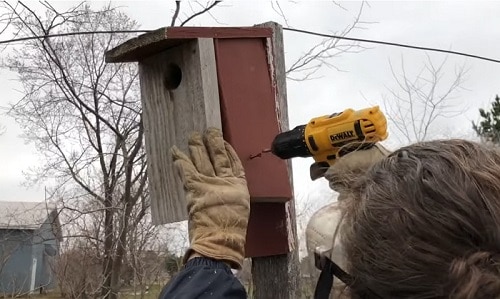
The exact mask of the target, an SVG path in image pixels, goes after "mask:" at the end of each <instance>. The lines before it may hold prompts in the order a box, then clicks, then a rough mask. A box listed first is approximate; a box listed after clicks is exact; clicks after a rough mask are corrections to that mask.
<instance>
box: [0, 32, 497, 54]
mask: <svg viewBox="0 0 500 299" xmlns="http://www.w3.org/2000/svg"><path fill="white" fill-rule="evenodd" d="M283 30H286V31H292V32H297V33H302V34H309V35H315V36H321V37H328V38H336V39H342V40H349V41H356V42H362V43H371V44H379V45H385V46H394V47H401V48H408V49H415V50H422V51H433V52H440V53H447V54H453V55H459V56H465V57H470V58H475V59H480V60H485V61H489V62H494V63H500V60H499V59H494V58H489V57H485V56H480V55H474V54H469V53H464V52H458V51H451V50H445V49H438V48H430V47H421V46H413V45H409V44H402V43H394V42H386V41H380V40H373V39H363V38H355V37H346V36H339V35H333V34H325V33H320V32H314V31H308V30H302V29H294V28H288V27H283ZM152 31H154V30H116V31H115V30H106V31H80V32H65V33H55V34H48V35H37V36H28V37H20V38H14V39H8V40H0V45H2V44H9V43H15V42H22V41H28V40H33V39H45V38H49V37H61V36H75V35H90V34H113V33H148V32H152Z"/></svg>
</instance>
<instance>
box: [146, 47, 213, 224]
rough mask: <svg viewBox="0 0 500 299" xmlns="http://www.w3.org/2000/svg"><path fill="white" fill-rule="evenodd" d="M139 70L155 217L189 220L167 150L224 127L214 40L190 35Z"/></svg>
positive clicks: (158, 221)
mask: <svg viewBox="0 0 500 299" xmlns="http://www.w3.org/2000/svg"><path fill="white" fill-rule="evenodd" d="M139 71H140V74H139V75H140V81H141V100H142V104H143V114H144V117H143V119H144V131H145V143H146V153H147V156H148V178H149V188H150V189H149V190H150V195H151V211H152V218H153V222H154V223H155V224H164V223H171V222H176V221H182V220H186V219H187V210H186V204H185V200H184V199H185V195H184V190H183V188H182V184H181V182H180V180H179V179H178V177H177V175H176V174H175V173H174V168H173V163H172V159H171V157H170V154H169V150H170V148H171V147H172V146H173V145H177V146H178V147H179V148H181V149H182V150H185V151H187V141H188V140H187V139H188V137H189V135H190V133H191V132H192V131H204V130H205V129H206V128H207V127H217V128H221V117H220V108H219V107H220V104H219V92H218V87H217V72H216V65H215V54H214V46H213V40H212V39H209V38H201V39H192V40H189V41H188V42H187V43H186V44H184V45H183V46H181V47H174V48H171V49H168V50H166V51H163V52H161V53H159V54H156V55H153V56H150V57H148V58H146V59H142V60H140V62H139ZM179 72H180V73H179ZM177 83H178V86H177V87H176V85H177Z"/></svg>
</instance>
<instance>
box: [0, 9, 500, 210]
mask: <svg viewBox="0 0 500 299" xmlns="http://www.w3.org/2000/svg"><path fill="white" fill-rule="evenodd" d="M28 2H30V1H28ZM49 2H51V3H54V6H55V7H60V8H64V7H68V6H71V5H72V4H73V3H75V2H72V1H64V2H62V1H49ZM112 3H113V4H116V5H120V6H122V7H123V9H124V10H125V11H126V12H127V13H128V14H129V15H130V16H131V17H132V18H134V19H136V20H137V21H138V22H139V23H140V24H141V28H144V29H156V28H159V27H163V26H166V25H167V24H169V22H170V18H171V15H172V12H173V6H174V5H173V3H174V1H112ZM256 3H258V4H256ZM35 4H36V3H35V2H34V4H33V5H35ZM94 4H95V5H96V6H100V5H102V4H104V2H95V3H94ZM369 4H370V5H369V7H368V6H367V7H365V9H364V11H363V14H362V16H361V20H362V21H366V22H370V24H365V25H364V27H365V29H363V30H355V31H353V32H352V33H351V34H350V36H352V37H360V38H367V39H378V40H385V41H391V42H399V43H407V44H415V45H420V46H426V47H439V48H445V49H451V50H455V51H463V52H469V53H473V54H477V55H483V56H490V57H492V58H496V59H500V54H499V53H500V43H499V41H500V22H499V21H498V15H500V2H481V1H469V2H452V1H450V2H406V1H405V2H377V1H371V2H369ZM341 5H342V6H343V7H344V8H345V9H342V8H339V7H338V6H337V5H335V4H334V3H333V2H332V1H310V0H309V1H302V2H300V1H296V3H295V1H294V2H292V1H280V6H281V8H282V10H283V11H284V13H285V15H286V21H287V22H288V25H289V26H291V27H294V28H299V29H306V30H311V31H318V32H324V33H334V32H337V31H341V30H342V29H343V28H344V27H345V26H347V25H349V24H350V23H351V22H352V21H353V18H354V17H355V15H356V14H357V11H358V9H359V6H360V3H359V2H347V3H342V2H341ZM193 7H194V8H196V6H193ZM185 12H186V13H187V14H190V10H189V9H188V10H186V11H185ZM212 15H213V17H214V18H215V20H214V18H212V17H210V16H208V15H206V16H203V17H200V18H198V19H196V21H194V22H193V23H191V25H196V26H207V25H208V26H246V25H249V26H250V25H253V24H258V23H262V22H266V21H270V20H274V21H276V22H279V23H281V24H285V20H284V19H283V18H282V17H281V16H279V15H278V14H277V13H276V12H275V11H274V10H273V9H272V6H271V5H270V3H269V2H268V1H235V2H226V1H225V4H224V5H221V6H220V7H218V8H216V9H214V10H213V12H212ZM0 39H3V38H1V37H0ZM319 41H321V38H320V37H314V36H307V35H303V34H298V33H291V32H285V52H286V60H287V63H291V62H293V61H294V59H296V58H297V56H298V55H300V54H301V53H303V52H304V51H307V50H308V49H309V48H310V47H311V46H313V45H314V44H315V43H317V42H319ZM366 46H369V47H370V49H367V50H365V51H363V52H361V53H352V54H344V55H342V56H340V57H336V58H334V59H332V60H331V61H330V63H332V64H333V65H335V66H336V67H338V68H340V69H341V70H343V71H338V70H336V69H333V68H324V69H322V70H321V71H320V72H319V73H318V75H320V76H321V78H319V79H316V80H311V81H303V82H294V81H289V82H288V103H289V117H290V126H291V127H293V126H296V125H299V124H302V123H305V122H307V121H308V120H309V119H310V118H312V117H316V116H320V115H324V114H328V113H330V112H336V111H340V110H343V109H346V108H354V109H359V108H364V107H366V106H368V105H372V104H380V105H382V97H383V96H384V95H386V96H387V95H388V93H387V91H386V87H391V86H394V80H393V78H392V76H391V71H390V68H389V63H388V62H389V60H390V61H392V62H393V63H394V64H395V65H396V66H398V64H399V63H400V61H401V58H402V57H404V60H405V64H406V69H407V70H408V72H409V73H414V72H416V71H417V70H419V69H420V68H421V67H422V65H423V63H424V62H425V60H426V56H425V52H422V51H416V50H410V49H403V48H394V47H387V46H380V45H366ZM4 53H5V52H4ZM428 54H429V56H430V57H431V59H432V60H433V61H436V62H439V61H440V60H442V59H444V58H445V55H443V54H437V53H431V52H429V53H428ZM464 63H465V64H466V65H467V67H468V68H469V73H468V77H467V81H466V82H465V87H466V88H467V89H465V90H463V91H461V92H460V93H459V94H457V97H456V98H455V99H454V101H455V102H454V103H456V104H460V105H464V106H463V107H467V109H466V110H464V113H462V114H460V115H458V116H455V117H453V118H443V119H441V120H438V122H437V125H436V126H435V127H434V128H432V131H431V133H432V134H431V135H432V136H431V137H434V136H435V137H441V136H443V135H444V136H448V137H464V136H472V132H471V124H470V123H471V120H477V119H478V112H477V109H478V108H479V107H486V106H487V105H488V104H489V102H490V101H491V100H493V98H494V96H495V94H497V93H499V90H500V84H499V83H500V82H499V76H498V73H499V72H500V64H495V63H492V62H485V61H480V60H476V59H470V58H469V59H465V58H463V57H455V56H449V57H448V62H447V68H446V70H447V72H448V73H449V74H451V75H453V72H454V69H455V67H456V66H457V65H463V64H464ZM13 79H15V75H14V74H11V73H9V72H7V71H5V70H2V71H1V72H0V82H1V86H2V97H1V98H0V105H1V106H5V105H7V104H8V103H9V102H15V101H16V100H17V99H19V97H20V94H19V92H18V91H17V90H19V89H20V87H19V85H18V84H17V82H15V80H13ZM387 99H388V100H389V101H390V100H391V98H390V97H388V98H387ZM0 123H1V124H2V125H3V126H5V129H6V131H5V133H4V134H3V135H2V136H0V159H1V163H0V165H1V169H0V190H1V191H2V192H1V197H0V200H28V201H39V200H43V198H44V194H43V186H38V188H30V189H26V188H24V187H22V186H21V183H22V182H23V175H22V172H23V171H24V170H26V169H28V168H29V167H33V166H36V165H37V162H38V161H39V160H38V157H37V156H36V154H35V153H34V150H33V148H32V147H31V146H30V145H27V144H25V143H24V141H23V139H22V138H20V137H19V135H20V134H21V132H20V129H19V127H18V126H17V125H16V124H15V122H13V121H12V120H10V119H8V118H6V117H5V116H3V115H2V117H1V120H0ZM389 132H390V134H391V137H390V138H389V140H388V141H387V142H386V144H387V145H388V146H390V147H391V148H394V147H396V146H398V145H399V144H400V141H399V139H398V138H397V134H396V133H395V130H394V128H392V127H389ZM311 162H312V159H297V160H296V161H294V162H293V163H294V181H295V191H296V196H297V199H298V201H299V203H300V204H303V203H304V202H306V200H307V201H308V202H314V203H316V205H317V206H319V205H320V204H323V203H324V202H326V201H328V200H332V198H333V197H332V196H330V195H328V193H327V184H326V182H325V181H323V180H318V181H316V182H311V181H310V180H309V164H310V163H311Z"/></svg>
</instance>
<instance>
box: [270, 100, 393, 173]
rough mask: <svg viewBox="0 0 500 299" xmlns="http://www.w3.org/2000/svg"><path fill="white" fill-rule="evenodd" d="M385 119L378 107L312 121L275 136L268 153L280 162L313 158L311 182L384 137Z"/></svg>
mask: <svg viewBox="0 0 500 299" xmlns="http://www.w3.org/2000/svg"><path fill="white" fill-rule="evenodd" d="M387 135H388V134H387V120H386V118H385V116H384V114H383V113H382V111H381V110H380V108H379V107H378V106H374V107H370V108H365V109H361V110H353V109H346V110H344V111H342V112H339V113H333V114H331V115H325V116H320V117H316V118H313V119H311V120H310V121H309V123H307V124H306V125H300V126H297V127H295V128H294V129H293V130H290V131H287V132H283V133H280V134H278V135H277V136H276V137H275V138H274V141H273V143H272V145H271V149H270V151H271V152H272V153H273V154H274V155H276V156H278V157H279V158H281V159H291V158H295V157H313V158H314V160H315V163H314V164H313V165H311V179H312V180H315V179H317V178H319V177H321V176H322V175H323V174H324V172H325V171H326V170H327V169H328V168H329V167H330V166H331V165H333V164H334V163H335V160H336V159H337V158H339V157H341V156H343V155H345V154H348V153H350V152H352V151H355V150H363V149H368V148H370V147H372V146H373V145H374V144H375V143H376V142H378V141H382V140H385V139H386V138H387Z"/></svg>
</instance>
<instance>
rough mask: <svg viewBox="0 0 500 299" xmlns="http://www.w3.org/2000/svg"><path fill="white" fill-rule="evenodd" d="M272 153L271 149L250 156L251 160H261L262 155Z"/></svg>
mask: <svg viewBox="0 0 500 299" xmlns="http://www.w3.org/2000/svg"><path fill="white" fill-rule="evenodd" d="M270 152H271V149H270V148H265V149H263V150H261V151H260V152H259V153H258V154H254V155H250V160H252V159H255V158H260V157H262V154H265V153H270Z"/></svg>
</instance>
